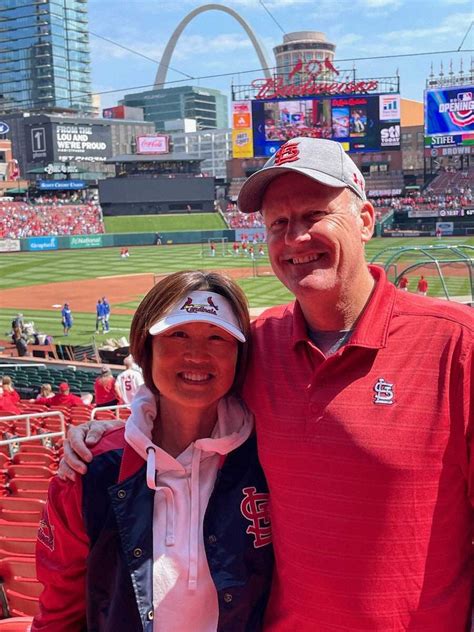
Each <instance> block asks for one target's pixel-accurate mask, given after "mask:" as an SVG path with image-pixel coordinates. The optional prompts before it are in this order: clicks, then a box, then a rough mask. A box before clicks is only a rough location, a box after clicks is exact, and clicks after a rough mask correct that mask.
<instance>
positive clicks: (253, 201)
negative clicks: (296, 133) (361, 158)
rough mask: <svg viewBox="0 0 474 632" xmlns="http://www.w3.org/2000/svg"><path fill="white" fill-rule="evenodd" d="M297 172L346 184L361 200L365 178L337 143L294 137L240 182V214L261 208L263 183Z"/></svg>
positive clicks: (332, 184) (323, 181)
mask: <svg viewBox="0 0 474 632" xmlns="http://www.w3.org/2000/svg"><path fill="white" fill-rule="evenodd" d="M293 172H295V173H301V174H303V175H304V176H307V177H308V178H311V179H312V180H316V182H320V183H321V184H324V185H326V186H328V187H335V188H341V187H347V188H349V189H351V191H353V192H354V193H355V194H356V195H357V196H358V197H360V199H361V200H363V201H365V200H366V199H367V198H366V196H365V180H364V177H363V175H362V174H361V172H360V171H359V169H358V168H357V166H356V164H355V163H354V161H353V160H351V158H349V156H348V155H347V154H346V152H345V151H344V149H343V147H342V145H341V143H337V142H335V141H333V140H325V139H322V138H306V137H303V136H301V137H298V138H292V139H291V140H289V141H287V142H286V143H284V144H283V145H282V146H281V147H280V149H279V150H278V151H277V152H275V154H274V155H273V156H272V157H271V158H270V160H268V161H267V162H266V163H265V164H264V166H263V167H262V168H261V169H260V171H257V172H256V173H254V174H252V175H251V176H250V178H247V180H246V181H245V182H244V184H243V186H242V188H241V190H240V193H239V198H238V200H237V204H238V206H239V209H240V210H241V211H242V213H255V212H256V211H260V209H261V207H262V199H263V196H264V193H265V190H266V188H267V186H268V185H269V184H270V182H271V181H272V180H273V179H274V178H276V177H277V176H279V175H281V174H283V173H293Z"/></svg>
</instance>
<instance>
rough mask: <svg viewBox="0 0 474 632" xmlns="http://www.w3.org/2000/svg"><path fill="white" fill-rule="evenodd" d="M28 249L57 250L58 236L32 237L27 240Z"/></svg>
mask: <svg viewBox="0 0 474 632" xmlns="http://www.w3.org/2000/svg"><path fill="white" fill-rule="evenodd" d="M26 247H27V249H28V250H57V249H58V238H57V237H30V238H29V239H28V240H27V246H26Z"/></svg>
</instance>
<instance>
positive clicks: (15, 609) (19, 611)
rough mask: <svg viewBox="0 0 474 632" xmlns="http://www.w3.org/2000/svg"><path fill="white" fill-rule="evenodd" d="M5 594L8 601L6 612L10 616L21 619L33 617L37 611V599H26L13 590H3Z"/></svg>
mask: <svg viewBox="0 0 474 632" xmlns="http://www.w3.org/2000/svg"><path fill="white" fill-rule="evenodd" d="M5 593H6V596H7V601H8V610H9V612H10V614H11V615H12V616H15V617H22V616H31V617H34V616H35V614H36V613H37V612H38V610H39V605H38V599H37V598H34V597H27V596H26V595H22V594H21V593H17V592H16V591H14V590H10V589H9V588H5Z"/></svg>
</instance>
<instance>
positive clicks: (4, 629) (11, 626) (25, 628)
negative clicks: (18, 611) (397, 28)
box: [0, 617, 33, 632]
mask: <svg viewBox="0 0 474 632" xmlns="http://www.w3.org/2000/svg"><path fill="white" fill-rule="evenodd" d="M32 621H33V619H32V618H31V617H13V618H11V619H3V620H2V621H0V632H30V630H31V623H32Z"/></svg>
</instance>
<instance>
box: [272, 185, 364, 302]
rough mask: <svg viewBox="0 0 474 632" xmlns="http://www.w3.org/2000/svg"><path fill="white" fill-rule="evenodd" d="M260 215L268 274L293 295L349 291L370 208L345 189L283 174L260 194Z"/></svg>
mask: <svg viewBox="0 0 474 632" xmlns="http://www.w3.org/2000/svg"><path fill="white" fill-rule="evenodd" d="M262 213H263V217H264V220H265V226H266V229H267V242H268V252H269V256H270V261H271V264H272V268H273V271H274V272H275V274H276V275H277V277H278V278H279V279H280V281H281V282H282V283H283V284H284V285H285V286H286V287H287V288H288V289H289V290H290V291H291V292H292V293H293V294H294V295H295V296H296V298H300V299H306V300H308V294H307V293H308V291H310V292H314V291H318V292H330V293H331V297H332V298H333V299H334V298H337V296H339V295H341V294H344V293H345V292H347V291H352V290H354V289H355V290H357V288H352V289H350V288H351V284H352V283H353V280H354V279H356V278H357V277H358V273H359V272H360V270H362V269H363V268H365V267H366V262H365V257H364V244H365V242H367V241H368V240H369V239H370V237H371V235H372V229H373V209H372V207H371V205H370V204H368V203H367V202H365V203H363V202H362V201H360V202H358V201H357V198H356V197H355V196H354V195H353V194H352V193H351V192H350V191H349V190H348V189H345V188H333V187H327V186H324V185H322V184H319V183H318V182H315V181H314V180H312V179H310V178H307V177H306V176H304V175H301V174H296V173H295V174H292V173H291V174H284V175H281V176H279V177H277V178H275V180H273V181H272V182H271V183H270V184H269V186H268V187H267V189H266V191H265V195H264V198H263V204H262Z"/></svg>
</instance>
